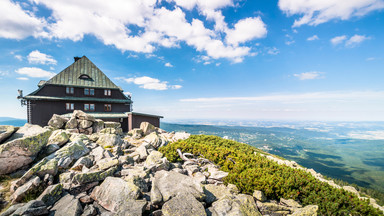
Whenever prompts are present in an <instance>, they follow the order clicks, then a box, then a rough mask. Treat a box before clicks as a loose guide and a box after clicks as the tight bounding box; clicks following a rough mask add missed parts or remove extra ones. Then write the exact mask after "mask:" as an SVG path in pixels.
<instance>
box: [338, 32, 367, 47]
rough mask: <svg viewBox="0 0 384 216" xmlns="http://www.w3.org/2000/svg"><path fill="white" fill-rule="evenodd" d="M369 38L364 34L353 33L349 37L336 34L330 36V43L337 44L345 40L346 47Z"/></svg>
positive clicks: (353, 45)
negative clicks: (335, 35) (332, 36)
mask: <svg viewBox="0 0 384 216" xmlns="http://www.w3.org/2000/svg"><path fill="white" fill-rule="evenodd" d="M369 39H371V38H370V37H367V36H365V35H357V34H355V35H353V36H352V37H350V38H349V39H348V37H347V36H346V35H342V36H337V37H334V38H332V39H331V43H332V44H333V45H338V44H341V43H343V42H345V46H346V47H355V46H357V45H359V44H360V43H362V42H363V41H365V40H369Z"/></svg>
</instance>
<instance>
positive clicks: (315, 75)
mask: <svg viewBox="0 0 384 216" xmlns="http://www.w3.org/2000/svg"><path fill="white" fill-rule="evenodd" d="M323 74H324V73H323V72H317V71H311V72H304V73H299V74H293V76H295V77H297V78H299V80H313V79H321V78H324V77H323Z"/></svg>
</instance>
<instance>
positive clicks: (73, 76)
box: [45, 56, 119, 89]
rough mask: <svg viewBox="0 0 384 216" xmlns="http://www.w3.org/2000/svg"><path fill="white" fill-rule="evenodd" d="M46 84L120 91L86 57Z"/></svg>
mask: <svg viewBox="0 0 384 216" xmlns="http://www.w3.org/2000/svg"><path fill="white" fill-rule="evenodd" d="M45 84H52V85H66V86H79V87H93V88H109V89H119V87H118V86H116V85H115V84H114V83H113V82H112V81H111V80H110V79H109V78H108V77H107V76H106V75H105V74H104V73H103V72H102V71H101V70H100V69H99V68H98V67H97V66H96V65H95V64H93V63H92V62H91V61H90V60H89V59H88V58H87V57H86V56H83V57H81V58H80V59H79V60H77V61H75V62H74V63H73V64H71V65H70V66H68V67H67V68H65V69H64V70H63V71H61V72H60V73H58V74H57V75H56V76H54V77H52V78H51V79H50V80H48V81H47V82H46V83H45Z"/></svg>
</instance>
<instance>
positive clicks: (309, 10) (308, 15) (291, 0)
mask: <svg viewBox="0 0 384 216" xmlns="http://www.w3.org/2000/svg"><path fill="white" fill-rule="evenodd" d="M278 6H279V8H280V10H282V11H283V12H285V13H286V14H287V15H288V16H293V15H298V16H301V17H300V18H299V19H296V20H295V22H294V24H293V27H298V26H301V25H312V26H316V25H319V24H321V23H325V22H328V21H330V20H334V19H339V20H348V19H350V18H352V17H361V16H364V15H366V14H368V13H370V12H372V11H375V10H380V9H383V8H384V1H383V0H354V1H319V0H279V3H278Z"/></svg>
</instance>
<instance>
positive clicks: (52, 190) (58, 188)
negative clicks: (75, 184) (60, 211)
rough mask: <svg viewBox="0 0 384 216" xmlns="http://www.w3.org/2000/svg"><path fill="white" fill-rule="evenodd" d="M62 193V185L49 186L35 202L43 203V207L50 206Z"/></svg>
mask: <svg viewBox="0 0 384 216" xmlns="http://www.w3.org/2000/svg"><path fill="white" fill-rule="evenodd" d="M63 192H64V190H63V185H62V184H55V185H51V186H48V187H47V188H46V189H45V190H44V191H43V193H41V194H40V196H39V197H38V198H37V200H41V201H43V202H44V203H45V205H47V206H51V205H53V204H54V203H55V202H56V201H57V200H59V199H60V198H61V195H62V194H63Z"/></svg>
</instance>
